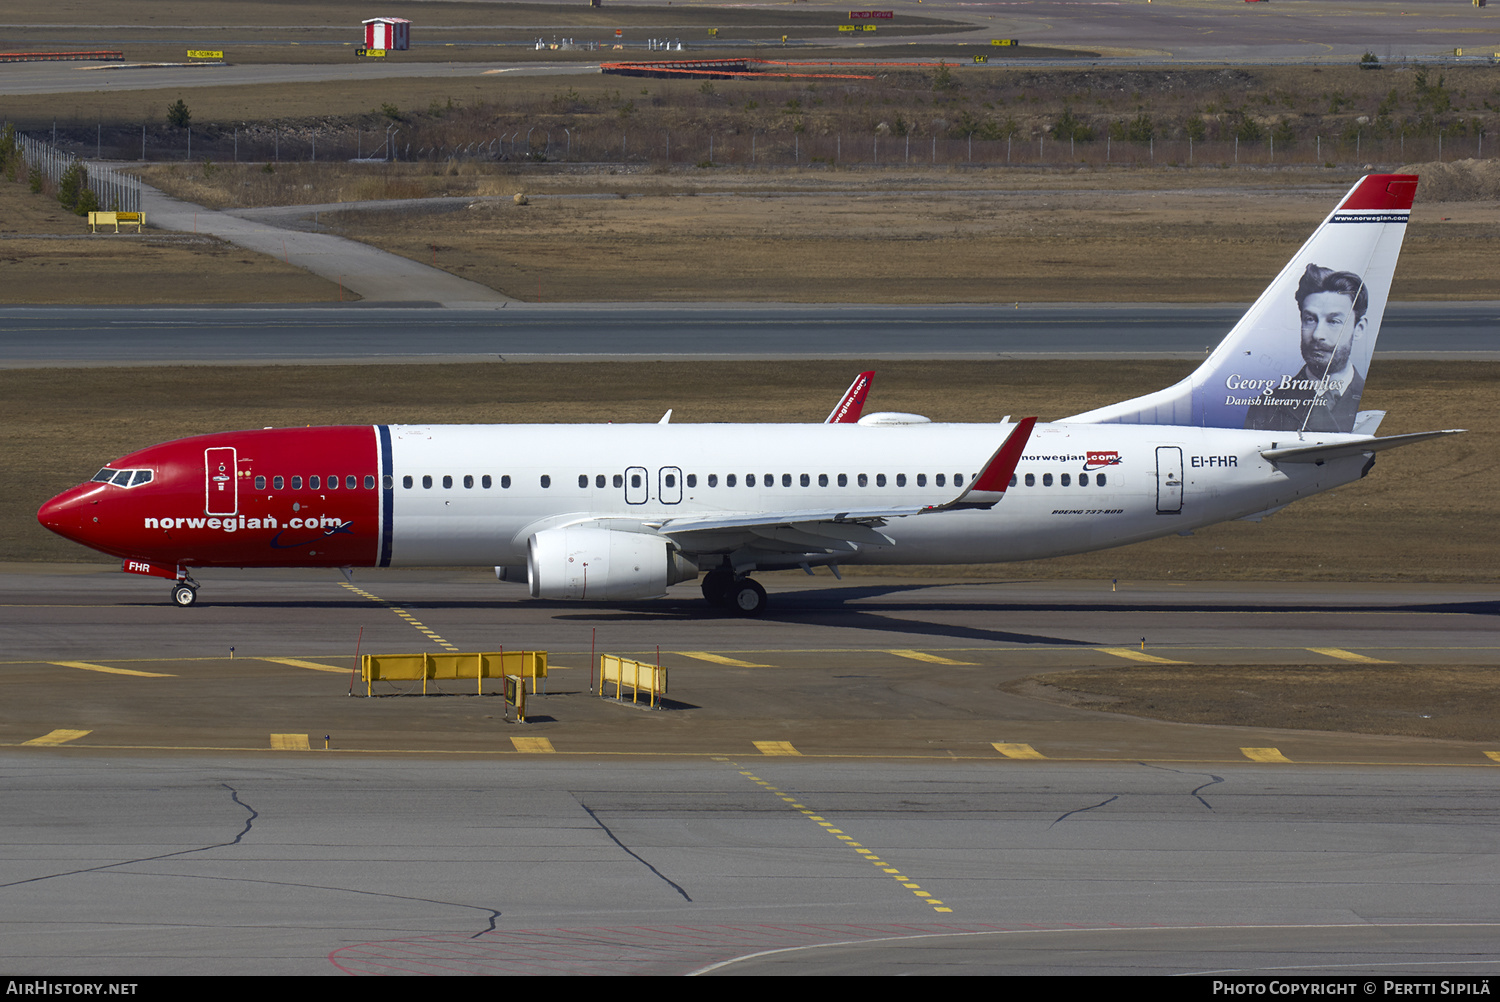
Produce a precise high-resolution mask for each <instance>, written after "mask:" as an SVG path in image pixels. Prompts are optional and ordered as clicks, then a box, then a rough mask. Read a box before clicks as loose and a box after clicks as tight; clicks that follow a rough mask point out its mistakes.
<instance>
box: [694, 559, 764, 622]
mask: <svg viewBox="0 0 1500 1002" xmlns="http://www.w3.org/2000/svg"><path fill="white" fill-rule="evenodd" d="M703 597H704V598H705V599H707V600H708V604H709V605H716V606H719V607H720V608H722V609H727V610H729V611H730V612H732V613H734V614H735V615H736V616H759V615H760V614H761V613H763V612H765V611H766V590H765V589H764V588H762V587H761V586H760V584H759V583H758V582H756V581H752V580H751V579H750V578H747V577H736V576H735V574H734V572H733V571H731V570H729V569H728V568H724V567H720V568H718V569H716V570H712V571H709V572H708V573H707V574H706V575H704V577H703Z"/></svg>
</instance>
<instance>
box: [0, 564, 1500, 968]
mask: <svg viewBox="0 0 1500 1002" xmlns="http://www.w3.org/2000/svg"><path fill="white" fill-rule="evenodd" d="M200 577H201V579H202V580H203V582H204V585H203V592H202V594H203V598H202V599H201V600H200V604H199V605H198V606H195V607H194V608H192V609H187V610H183V609H177V608H175V607H172V606H170V605H169V604H168V603H167V601H166V594H165V587H164V586H162V587H157V585H158V584H159V582H152V581H147V580H143V579H132V578H126V577H125V576H124V575H121V574H119V573H118V572H117V571H115V570H113V569H112V568H107V567H100V566H98V565H93V566H86V565H73V566H49V567H19V566H17V565H9V566H6V567H3V568H0V650H3V651H4V662H5V663H4V664H0V679H3V682H4V685H5V689H6V699H5V700H4V701H3V702H0V771H3V773H4V775H5V777H6V780H5V803H6V809H5V811H4V812H3V814H0V965H3V966H4V967H5V968H6V969H8V970H10V971H15V972H24V973H27V974H46V973H67V974H71V975H83V974H111V975H118V976H126V975H131V974H152V973H204V972H214V973H248V972H254V973H300V974H308V973H313V974H316V973H328V974H337V973H340V972H350V973H359V974H374V973H383V974H395V973H405V974H422V973H499V974H506V973H659V974H671V973H677V974H682V973H692V972H705V973H844V972H851V971H859V972H862V973H876V972H878V973H957V972H963V973H991V972H993V973H998V972H1012V973H1021V972H1028V973H1040V972H1098V973H1105V972H1114V973H1119V972H1134V973H1214V972H1221V973H1257V972H1262V973H1276V974H1278V975H1279V976H1288V975H1293V974H1297V973H1336V974H1341V975H1346V976H1353V975H1355V974H1370V975H1391V974H1401V973H1418V974H1425V975H1436V974H1447V975H1457V974H1494V973H1500V956H1497V951H1496V949H1495V944H1496V943H1497V942H1500V894H1497V893H1496V891H1497V888H1496V886H1495V884H1496V881H1497V876H1496V875H1497V874H1500V867H1497V865H1496V862H1497V853H1500V834H1497V833H1500V824H1497V822H1500V816H1497V815H1500V798H1497V793H1500V765H1497V764H1496V761H1495V757H1500V746H1497V747H1495V748H1491V747H1490V746H1488V745H1485V744H1483V743H1475V742H1452V741H1449V742H1442V741H1431V740H1419V739H1410V738H1386V737H1376V736H1358V735H1349V734H1331V733H1317V732H1309V731H1285V730H1283V731H1271V730H1255V729H1250V728H1237V727H1203V726H1188V725H1177V724H1166V723H1160V722H1155V721H1149V720H1144V719H1140V718H1133V717H1126V716H1121V715H1117V714H1108V713H1102V712H1099V711H1096V710H1092V709H1088V708H1086V707H1084V708H1080V707H1065V706H1059V705H1056V704H1052V703H1047V702H1043V701H1040V700H1037V699H1033V698H1030V697H1026V696H1020V695H1013V694H1010V693H1007V692H1004V691H1002V690H1001V689H1000V685H1001V684H1002V683H1004V682H1006V681H1009V680H1012V679H1015V678H1019V677H1021V676H1025V675H1029V674H1035V673H1037V672H1047V671H1053V670H1061V669H1065V668H1068V667H1076V666H1086V665H1100V664H1121V665H1128V664H1138V663H1142V662H1140V661H1139V660H1138V659H1139V658H1140V657H1142V656H1144V657H1148V658H1156V659H1162V660H1168V661H1173V662H1177V663H1179V664H1182V665H1183V666H1184V670H1191V669H1190V666H1191V665H1193V664H1223V663H1251V664H1280V663H1297V664H1303V663H1327V664H1330V665H1337V664H1340V663H1346V660H1345V659H1350V658H1352V659H1356V660H1358V659H1364V660H1363V661H1362V663H1368V661H1369V659H1374V660H1400V661H1403V662H1405V663H1408V664H1411V663H1416V664H1421V663H1445V664H1453V663H1459V664H1463V663H1492V662H1493V658H1494V653H1495V651H1496V649H1497V648H1500V637H1497V627H1500V601H1497V600H1500V594H1497V593H1496V592H1495V591H1494V590H1493V589H1484V588H1458V587H1448V586H1426V587H1423V586H1401V587H1398V586H1326V585H1319V586H1305V587H1304V586H1298V587H1287V586H1284V585H1271V584H1268V585H1222V586H1214V585H1201V584H1199V585H1195V586H1193V587H1192V588H1183V587H1173V586H1171V585H1146V586H1142V585H1130V584H1126V585H1125V586H1123V587H1122V588H1121V589H1120V590H1117V591H1112V590H1111V587H1110V585H1109V584H1108V583H1105V582H1076V583H1044V582H1013V583H1004V582H966V581H956V580H954V581H912V580H900V579H894V578H879V579H853V578H850V579H847V580H846V581H845V582H843V583H837V582H834V581H832V580H831V579H823V580H820V581H813V580H811V579H806V578H804V577H799V576H793V575H769V576H767V577H766V579H765V580H766V583H767V584H768V585H770V586H771V590H772V592H773V598H774V600H775V602H776V604H775V605H774V606H773V611H772V613H771V614H770V615H769V616H768V617H767V618H765V619H761V620H740V619H731V618H725V617H722V616H718V615H709V614H705V613H704V611H703V609H702V602H701V600H698V599H697V598H696V589H691V588H679V589H676V590H675V591H676V592H680V593H681V594H674V596H673V597H671V598H668V599H665V600H661V601H657V602H643V603H633V604H629V605H623V606H616V607H585V606H577V605H565V604H562V603H546V602H531V601H527V600H525V599H521V598H519V597H518V595H519V594H520V591H521V590H520V589H518V588H515V587H514V586H506V585H502V584H499V583H497V582H495V581H494V580H493V579H492V578H488V576H487V575H484V574H480V573H477V572H454V571H446V572H445V571H426V572H416V571H411V572H382V573H374V572H371V573H369V574H361V575H360V576H359V577H358V579H357V581H358V588H359V590H358V591H356V590H355V589H354V588H353V587H351V586H349V585H348V584H347V583H345V582H343V581H342V579H341V578H338V577H337V576H336V575H334V574H332V573H330V572H299V571H257V572H249V571H245V572H238V571H219V572H205V573H204V574H202V575H200ZM1142 635H1145V636H1146V638H1147V647H1146V651H1145V652H1144V654H1142V652H1141V651H1140V648H1139V638H1140V637H1141V636H1142ZM434 636H436V637H438V638H439V639H440V640H441V641H443V642H446V643H448V644H450V645H454V646H457V647H459V648H461V649H466V650H473V649H494V648H495V647H497V646H504V647H506V648H507V649H518V648H544V649H548V650H549V651H550V652H551V657H552V662H553V665H554V670H553V672H552V673H551V675H550V677H549V678H548V679H547V681H546V686H545V693H544V694H539V695H537V696H534V697H533V698H532V700H531V702H530V705H529V712H530V714H531V719H530V722H528V723H525V724H520V723H516V722H514V721H508V720H507V719H506V713H505V711H504V708H503V706H502V705H501V700H500V698H499V697H498V696H496V695H495V694H493V693H490V694H486V695H482V696H481V695H470V694H469V693H468V687H467V686H463V687H453V686H449V687H447V689H448V691H445V692H443V693H441V694H434V695H430V696H427V697H425V698H424V697H421V696H418V695H402V694H398V693H397V692H396V690H393V689H389V688H387V689H385V690H382V691H380V692H378V693H377V697H378V698H362V697H361V696H359V695H355V696H351V695H350V694H349V693H350V691H351V679H350V676H349V672H348V670H349V667H350V666H351V664H352V663H353V657H352V655H353V653H354V649H355V645H356V643H359V644H361V645H362V649H363V650H364V651H365V652H371V651H377V652H389V651H397V650H413V651H416V650H432V649H435V647H434V644H435V643H436V641H434V640H433V637H434ZM591 644H592V645H596V646H597V648H598V649H599V650H601V651H604V650H608V651H614V652H621V653H626V654H631V655H635V656H640V657H645V658H647V659H652V658H655V657H657V656H658V655H657V652H656V649H657V646H658V645H660V655H659V656H660V658H661V660H662V663H663V664H665V665H667V666H668V667H669V668H670V671H671V691H670V693H669V700H668V702H667V703H666V705H665V708H663V709H657V710H647V709H644V708H641V707H639V706H631V705H630V704H629V703H628V702H626V703H623V704H622V703H616V702H615V701H613V700H611V699H599V698H597V697H595V696H592V695H590V693H589V691H588V690H589V683H588V677H587V665H588V660H589V650H590V645H591ZM231 647H233V648H235V651H234V656H233V660H231V658H230V651H229V648H231ZM352 689H353V691H354V692H355V693H359V692H360V688H359V687H358V686H357V685H354V686H352ZM325 735H326V736H327V737H326V744H327V746H328V748H329V750H326V751H325V750H324V747H325ZM1272 751H1274V752H1275V754H1274V755H1272V754H1270V752H1272ZM1487 752H1489V753H1491V754H1486V753H1487ZM1492 756H1494V757H1492Z"/></svg>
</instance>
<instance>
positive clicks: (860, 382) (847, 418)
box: [823, 372, 875, 424]
mask: <svg viewBox="0 0 1500 1002" xmlns="http://www.w3.org/2000/svg"><path fill="white" fill-rule="evenodd" d="M874 378H875V373H873V372H861V373H860V374H859V375H857V376H855V377H854V382H852V383H850V384H849V388H848V389H847V390H845V391H844V395H843V396H842V397H840V398H839V402H838V403H837V404H835V405H834V408H833V410H831V411H829V412H828V417H826V418H824V419H823V423H824V424H857V423H858V422H859V416H860V414H862V413H863V412H864V409H865V397H867V396H869V395H870V383H871V381H872V380H874Z"/></svg>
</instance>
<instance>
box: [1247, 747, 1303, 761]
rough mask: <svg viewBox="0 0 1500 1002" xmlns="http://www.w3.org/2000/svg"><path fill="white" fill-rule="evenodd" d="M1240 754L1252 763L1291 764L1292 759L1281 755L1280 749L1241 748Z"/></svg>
mask: <svg viewBox="0 0 1500 1002" xmlns="http://www.w3.org/2000/svg"><path fill="white" fill-rule="evenodd" d="M1240 754H1241V755H1244V756H1245V757H1246V758H1248V759H1249V760H1250V761H1252V762H1290V761H1291V759H1289V758H1287V757H1286V756H1285V755H1283V754H1281V749H1280V748H1241V749H1240Z"/></svg>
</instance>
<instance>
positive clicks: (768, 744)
mask: <svg viewBox="0 0 1500 1002" xmlns="http://www.w3.org/2000/svg"><path fill="white" fill-rule="evenodd" d="M755 750H756V751H758V752H760V753H761V754H762V755H801V754H802V753H801V752H799V751H798V750H797V749H795V748H793V747H792V743H791V742H790V741H757V742H755Z"/></svg>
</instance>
